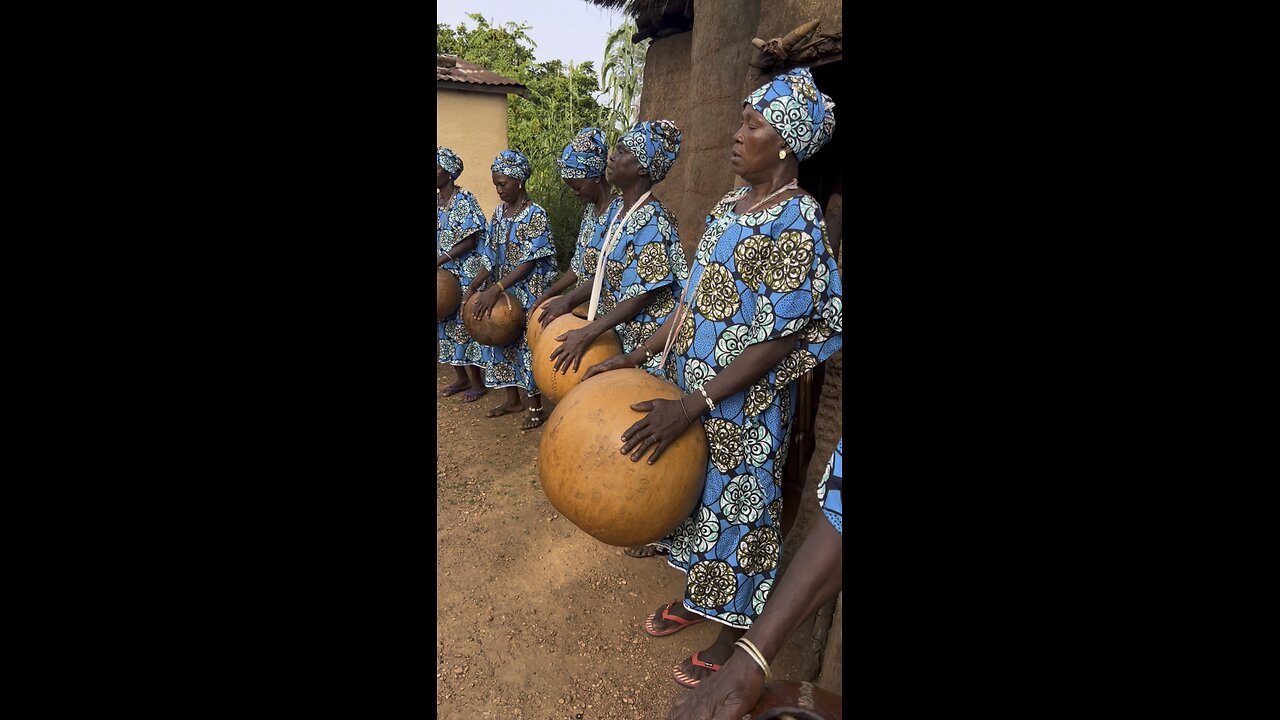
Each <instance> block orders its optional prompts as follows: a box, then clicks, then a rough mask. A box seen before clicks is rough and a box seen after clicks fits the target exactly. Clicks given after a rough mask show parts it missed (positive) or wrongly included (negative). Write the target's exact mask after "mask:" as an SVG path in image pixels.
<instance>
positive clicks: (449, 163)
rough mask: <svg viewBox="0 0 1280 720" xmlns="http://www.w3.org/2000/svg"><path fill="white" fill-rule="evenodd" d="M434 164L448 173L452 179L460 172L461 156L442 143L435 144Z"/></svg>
mask: <svg viewBox="0 0 1280 720" xmlns="http://www.w3.org/2000/svg"><path fill="white" fill-rule="evenodd" d="M436 164H437V165H439V166H440V167H441V168H443V169H444V171H445V172H447V173H449V177H451V178H453V179H454V180H457V179H458V176H459V175H461V174H462V158H460V157H458V154H457V153H455V152H454V151H452V150H450V149H449V148H447V147H445V146H443V145H437V146H436Z"/></svg>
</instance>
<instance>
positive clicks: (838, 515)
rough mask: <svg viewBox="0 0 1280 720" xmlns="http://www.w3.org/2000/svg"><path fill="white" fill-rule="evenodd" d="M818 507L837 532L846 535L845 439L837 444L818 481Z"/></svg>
mask: <svg viewBox="0 0 1280 720" xmlns="http://www.w3.org/2000/svg"><path fill="white" fill-rule="evenodd" d="M818 505H819V506H820V507H821V508H822V514H823V515H824V516H825V517H826V518H827V521H828V522H830V523H831V525H832V527H834V528H835V529H836V532H838V533H840V534H841V535H844V528H843V527H841V526H842V525H843V524H844V438H840V442H837V443H836V451H835V452H834V453H832V454H831V459H830V460H828V461H827V469H826V471H824V472H823V473H822V479H821V480H819V481H818Z"/></svg>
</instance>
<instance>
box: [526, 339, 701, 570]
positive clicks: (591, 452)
mask: <svg viewBox="0 0 1280 720" xmlns="http://www.w3.org/2000/svg"><path fill="white" fill-rule="evenodd" d="M557 319H558V318H557ZM544 339H545V337H544ZM682 394H683V393H681V392H680V388H678V387H676V386H675V385H673V384H671V383H669V382H667V381H665V380H659V379H658V378H656V377H654V376H652V375H650V374H649V373H647V372H645V371H643V370H638V369H635V368H626V369H623V370H611V371H609V372H605V373H601V374H599V375H596V376H594V377H592V378H591V379H590V380H586V381H585V382H582V383H580V384H579V385H578V386H577V387H576V388H574V390H573V392H572V393H569V394H568V395H567V396H566V397H565V399H564V401H563V402H561V403H560V404H559V405H557V406H556V409H555V411H554V412H552V413H551V417H550V418H548V419H547V422H546V425H545V426H544V430H543V432H542V441H541V443H540V444H539V447H538V478H539V479H540V480H541V481H542V490H543V492H545V493H546V494H547V499H548V500H549V501H550V502H551V505H552V506H553V507H555V509H556V510H559V511H560V512H561V513H562V514H563V515H564V516H565V517H566V518H568V519H569V522H572V523H573V524H574V525H577V526H578V527H579V528H580V529H581V530H582V531H583V532H585V533H587V534H588V535H590V536H592V537H594V538H595V539H597V540H599V541H600V542H603V543H606V544H609V545H615V546H618V547H630V546H633V545H643V544H646V543H651V542H654V541H655V540H661V539H662V538H663V537H665V536H666V535H668V534H670V533H671V532H672V531H673V530H675V529H676V527H677V526H679V525H680V523H682V522H684V520H685V519H686V518H688V517H689V514H690V513H692V512H693V509H694V507H695V506H696V505H697V503H698V498H699V496H700V495H701V494H702V485H703V482H704V481H705V479H706V473H707V436H706V433H705V432H704V431H703V429H702V425H701V424H700V423H695V424H694V426H693V427H691V428H689V429H688V430H686V431H685V433H684V434H683V435H681V436H680V437H679V438H677V439H676V441H675V442H674V443H672V445H671V446H670V447H669V448H667V449H666V450H665V451H664V452H663V454H662V457H660V458H658V461H657V462H656V463H654V464H653V465H650V464H648V456H649V452H652V451H651V450H650V451H648V452H646V453H645V454H644V455H643V456H642V457H641V458H640V460H639V462H631V456H630V455H623V454H621V453H620V452H619V450H620V449H621V448H622V440H621V439H620V438H621V437H622V433H623V431H625V430H626V429H627V428H629V427H631V426H632V425H633V424H634V423H635V422H636V421H637V420H639V419H640V418H642V417H644V414H643V413H640V412H637V411H635V410H632V409H631V407H630V406H631V405H632V404H633V403H637V402H642V401H645V400H652V399H654V398H661V399H664V400H678V399H680V396H681V395H682Z"/></svg>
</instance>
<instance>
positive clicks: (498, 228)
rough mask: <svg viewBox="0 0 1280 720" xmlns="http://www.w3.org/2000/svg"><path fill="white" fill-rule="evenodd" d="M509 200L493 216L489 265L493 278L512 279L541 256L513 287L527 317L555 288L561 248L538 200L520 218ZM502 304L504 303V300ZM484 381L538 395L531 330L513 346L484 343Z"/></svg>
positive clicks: (486, 252) (486, 249) (486, 253)
mask: <svg viewBox="0 0 1280 720" xmlns="http://www.w3.org/2000/svg"><path fill="white" fill-rule="evenodd" d="M506 209H507V206H506V203H502V204H500V205H498V207H497V209H495V210H494V211H493V217H492V218H491V219H490V220H489V242H488V243H486V244H485V246H484V258H485V265H486V267H488V268H489V269H490V272H491V274H490V276H489V277H490V278H491V282H497V281H498V280H501V279H502V278H504V277H506V276H507V274H508V273H510V272H511V271H512V270H514V269H515V268H516V266H518V265H523V264H525V263H527V262H529V261H530V260H535V261H536V263H535V264H534V266H533V270H531V271H529V274H527V275H525V276H524V279H522V280H520V281H519V282H517V283H516V284H515V285H512V286H511V287H509V288H507V289H508V290H509V291H510V292H511V294H512V295H514V296H515V299H516V300H517V301H518V302H519V303H520V306H521V307H523V308H524V312H525V316H526V318H527V317H528V314H529V311H530V310H532V309H533V301H534V300H536V299H537V298H538V296H539V295H541V294H542V293H543V292H545V291H546V289H547V288H548V287H550V286H551V282H550V280H551V276H552V274H554V273H555V270H556V264H555V259H556V248H555V245H553V244H552V242H551V222H550V220H549V218H548V217H547V212H546V211H545V210H543V209H542V207H541V206H539V205H538V204H537V203H532V202H531V203H529V205H528V206H527V207H525V208H524V209H523V210H521V211H520V212H519V213H517V214H516V216H515V217H514V218H504V217H503V216H502V213H503V212H504V211H505V210H506ZM498 302H503V301H502V300H499V301H498ZM480 356H481V359H482V364H483V365H484V384H485V386H486V387H491V388H504V387H510V386H513V385H514V386H517V387H521V388H524V389H525V391H526V392H529V393H530V394H533V393H537V392H538V388H537V385H536V384H535V383H534V381H533V353H531V352H530V351H529V341H528V340H527V339H526V338H525V333H523V332H522V333H520V335H519V337H518V338H517V339H516V340H515V341H514V342H512V343H511V344H510V345H504V346H502V347H492V346H489V345H482V346H481V353H480Z"/></svg>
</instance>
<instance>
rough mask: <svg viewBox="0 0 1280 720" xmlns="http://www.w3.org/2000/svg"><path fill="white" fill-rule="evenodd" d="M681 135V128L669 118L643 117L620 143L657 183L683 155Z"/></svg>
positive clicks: (620, 139) (624, 134)
mask: <svg viewBox="0 0 1280 720" xmlns="http://www.w3.org/2000/svg"><path fill="white" fill-rule="evenodd" d="M681 137H682V133H681V132H680V128H678V127H676V124H675V123H673V122H671V121H670V120H656V121H653V122H650V121H648V120H644V121H641V122H638V123H636V124H635V127H633V128H631V129H630V130H628V131H627V132H625V133H623V135H622V137H621V138H619V139H618V142H620V143H622V146H623V147H625V148H626V149H628V150H630V151H631V154H632V155H635V156H636V160H638V161H639V162H640V165H641V166H642V167H644V168H645V169H646V170H648V171H649V178H650V179H651V180H652V181H653V182H654V184H655V185H656V184H657V183H660V182H662V179H663V178H665V177H666V176H667V172H669V171H670V170H671V166H672V165H674V164H675V162H676V156H677V155H679V154H680V139H681Z"/></svg>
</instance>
